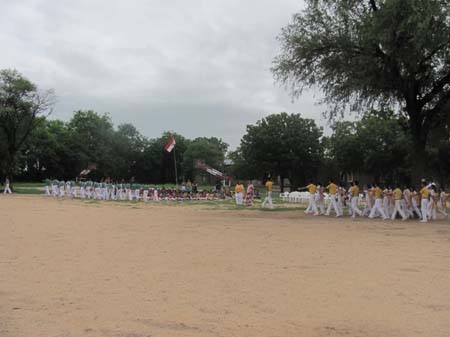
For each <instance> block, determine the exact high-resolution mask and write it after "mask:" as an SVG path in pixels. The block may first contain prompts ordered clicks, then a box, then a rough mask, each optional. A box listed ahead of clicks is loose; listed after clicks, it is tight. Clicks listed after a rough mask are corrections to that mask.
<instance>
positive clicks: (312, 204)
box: [305, 193, 319, 215]
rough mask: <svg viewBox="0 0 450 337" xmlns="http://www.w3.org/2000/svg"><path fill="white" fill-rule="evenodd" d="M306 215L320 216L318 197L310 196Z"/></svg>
mask: <svg viewBox="0 0 450 337" xmlns="http://www.w3.org/2000/svg"><path fill="white" fill-rule="evenodd" d="M305 213H314V215H319V212H317V205H316V196H315V195H314V194H311V193H310V194H309V204H308V208H307V209H306V211H305Z"/></svg>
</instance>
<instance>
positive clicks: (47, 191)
mask: <svg viewBox="0 0 450 337" xmlns="http://www.w3.org/2000/svg"><path fill="white" fill-rule="evenodd" d="M45 195H50V187H49V186H45Z"/></svg>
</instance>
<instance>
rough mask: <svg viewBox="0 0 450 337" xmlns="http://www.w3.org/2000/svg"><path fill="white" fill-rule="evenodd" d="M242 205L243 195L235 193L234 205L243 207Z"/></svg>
mask: <svg viewBox="0 0 450 337" xmlns="http://www.w3.org/2000/svg"><path fill="white" fill-rule="evenodd" d="M243 204H244V194H243V193H242V192H237V193H236V205H243Z"/></svg>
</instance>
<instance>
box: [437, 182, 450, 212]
mask: <svg viewBox="0 0 450 337" xmlns="http://www.w3.org/2000/svg"><path fill="white" fill-rule="evenodd" d="M448 197H449V195H448V194H447V193H445V191H444V190H442V189H441V193H439V201H438V204H437V206H438V207H437V209H438V212H439V213H441V214H442V215H443V216H444V219H447V218H448V213H447V199H448Z"/></svg>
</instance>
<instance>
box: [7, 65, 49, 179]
mask: <svg viewBox="0 0 450 337" xmlns="http://www.w3.org/2000/svg"><path fill="white" fill-rule="evenodd" d="M52 104H53V93H52V91H47V92H40V91H39V90H38V88H37V87H36V85H35V84H33V83H32V82H30V81H29V80H28V79H26V78H25V77H24V76H23V75H21V74H20V73H19V72H18V71H16V70H10V69H6V70H0V158H1V160H0V169H1V171H2V173H3V174H4V175H6V176H8V177H9V178H10V179H12V176H13V174H14V173H15V169H16V166H17V159H18V154H19V153H20V151H21V150H22V149H23V146H24V144H25V142H26V140H27V138H28V137H29V135H30V133H31V132H32V131H33V129H34V128H35V127H36V117H37V116H39V115H42V114H45V113H50V110H51V107H52Z"/></svg>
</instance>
